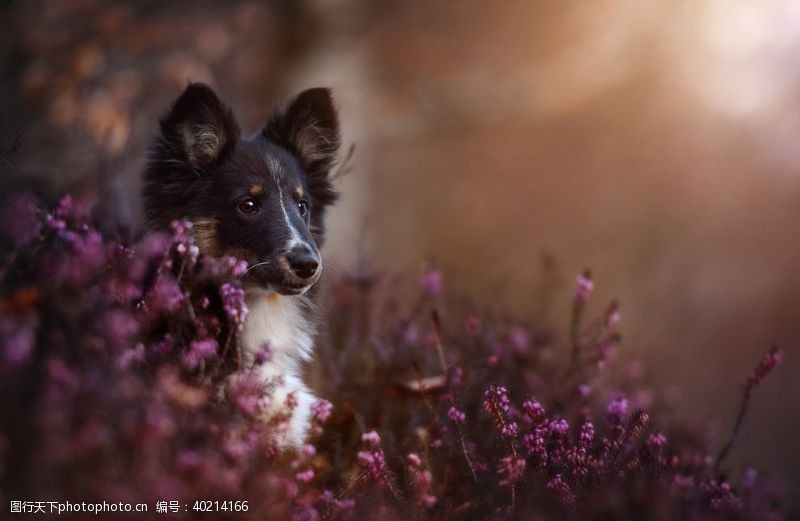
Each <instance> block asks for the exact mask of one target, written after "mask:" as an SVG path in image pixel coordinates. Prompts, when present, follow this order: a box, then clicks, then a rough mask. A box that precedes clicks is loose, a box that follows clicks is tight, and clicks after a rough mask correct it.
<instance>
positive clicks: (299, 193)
mask: <svg viewBox="0 0 800 521" xmlns="http://www.w3.org/2000/svg"><path fill="white" fill-rule="evenodd" d="M294 195H296V196H297V198H298V199H302V198H303V196H304V195H305V192H303V187H302V186H298V187H297V188H295V189H294Z"/></svg>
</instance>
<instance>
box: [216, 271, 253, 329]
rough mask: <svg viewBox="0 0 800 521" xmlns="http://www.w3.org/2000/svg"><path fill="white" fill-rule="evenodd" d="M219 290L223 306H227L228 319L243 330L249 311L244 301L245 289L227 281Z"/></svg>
mask: <svg viewBox="0 0 800 521" xmlns="http://www.w3.org/2000/svg"><path fill="white" fill-rule="evenodd" d="M219 292H220V295H221V296H222V306H223V307H224V308H225V313H226V314H227V315H228V319H229V320H230V321H231V323H232V324H234V326H235V327H236V329H237V330H239V331H241V330H242V329H243V328H244V321H245V319H246V318H247V314H248V313H249V309H248V308H247V304H245V302H244V290H243V289H242V288H237V287H236V286H234V285H233V284H230V283H228V282H226V283H224V284H223V285H222V286H220V288H219Z"/></svg>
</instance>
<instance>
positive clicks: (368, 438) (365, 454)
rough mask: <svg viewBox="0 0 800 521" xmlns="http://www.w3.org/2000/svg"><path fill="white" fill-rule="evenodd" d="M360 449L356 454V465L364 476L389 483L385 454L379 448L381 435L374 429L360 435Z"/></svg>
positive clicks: (385, 483)
mask: <svg viewBox="0 0 800 521" xmlns="http://www.w3.org/2000/svg"><path fill="white" fill-rule="evenodd" d="M361 447H362V448H361V450H359V451H358V454H356V459H357V461H358V466H359V468H360V469H361V472H362V474H363V475H364V476H366V477H368V478H370V479H372V480H375V481H376V482H378V483H382V484H384V485H389V480H388V477H387V467H386V456H385V455H384V453H383V449H381V437H380V435H379V434H378V433H377V432H375V431H369V432H365V433H364V434H362V435H361Z"/></svg>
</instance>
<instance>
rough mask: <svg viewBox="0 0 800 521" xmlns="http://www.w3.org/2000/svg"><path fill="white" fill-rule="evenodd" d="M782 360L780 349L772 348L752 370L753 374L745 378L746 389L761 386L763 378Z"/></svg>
mask: <svg viewBox="0 0 800 521" xmlns="http://www.w3.org/2000/svg"><path fill="white" fill-rule="evenodd" d="M782 359H783V354H782V353H781V351H780V349H778V348H777V347H773V348H772V349H771V350H770V351H769V353H767V354H766V355H764V357H763V358H762V359H761V361H760V362H759V363H758V365H757V366H756V367H755V369H753V372H752V373H750V375H749V376H748V377H747V382H746V385H747V387H748V388H752V387H755V386H756V385H759V384H761V382H763V381H764V378H766V377H767V375H768V374H769V373H770V372H772V370H773V369H775V366H777V365H778V364H779V363H781V360H782Z"/></svg>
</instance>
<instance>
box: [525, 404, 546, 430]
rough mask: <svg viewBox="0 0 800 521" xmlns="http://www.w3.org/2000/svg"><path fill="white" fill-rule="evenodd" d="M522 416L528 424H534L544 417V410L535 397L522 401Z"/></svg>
mask: <svg viewBox="0 0 800 521" xmlns="http://www.w3.org/2000/svg"><path fill="white" fill-rule="evenodd" d="M522 410H523V412H524V414H523V418H524V419H525V421H526V422H528V423H529V424H536V423H539V421H540V420H541V419H542V418H544V415H545V410H544V407H543V406H542V404H541V403H539V401H538V400H536V398H529V399H527V400H525V401H524V402H522Z"/></svg>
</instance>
